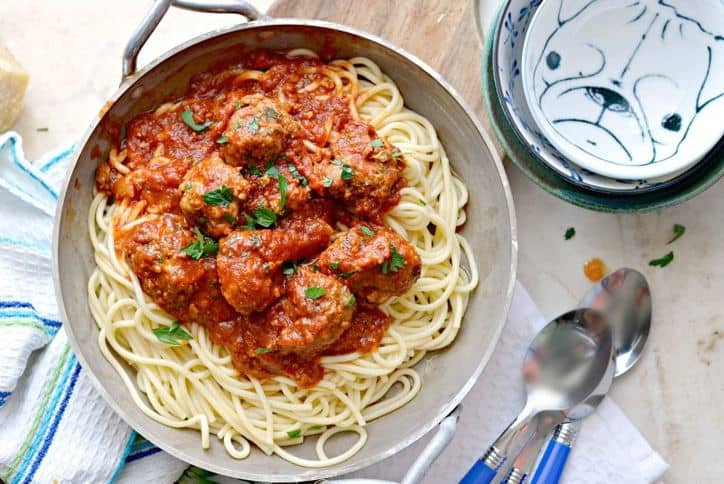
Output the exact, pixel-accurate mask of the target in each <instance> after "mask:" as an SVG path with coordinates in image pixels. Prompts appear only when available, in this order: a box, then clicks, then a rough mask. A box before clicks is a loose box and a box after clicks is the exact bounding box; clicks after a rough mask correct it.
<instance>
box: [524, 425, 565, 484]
mask: <svg viewBox="0 0 724 484" xmlns="http://www.w3.org/2000/svg"><path fill="white" fill-rule="evenodd" d="M576 430H577V428H576V425H575V424H570V423H564V424H561V425H559V426H557V427H556V430H555V432H554V433H553V438H552V439H551V441H550V442H549V443H548V447H546V450H545V452H544V453H543V457H541V459H540V462H539V463H538V468H537V469H536V471H535V474H534V475H533V479H531V481H530V482H531V484H558V482H560V480H561V476H562V475H563V470H564V469H565V467H566V462H567V461H568V455H569V454H570V453H571V446H572V445H573V440H574V439H575V437H576Z"/></svg>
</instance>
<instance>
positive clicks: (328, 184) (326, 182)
mask: <svg viewBox="0 0 724 484" xmlns="http://www.w3.org/2000/svg"><path fill="white" fill-rule="evenodd" d="M332 183H333V182H332V179H331V178H327V177H326V176H325V177H324V180H322V186H323V187H325V188H329V187H331V186H332Z"/></svg>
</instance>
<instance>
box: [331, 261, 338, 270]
mask: <svg viewBox="0 0 724 484" xmlns="http://www.w3.org/2000/svg"><path fill="white" fill-rule="evenodd" d="M329 268H330V269H332V270H333V271H336V270H337V269H339V262H330V263H329Z"/></svg>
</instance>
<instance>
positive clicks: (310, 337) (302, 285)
mask: <svg viewBox="0 0 724 484" xmlns="http://www.w3.org/2000/svg"><path fill="white" fill-rule="evenodd" d="M285 296H286V297H284V298H283V299H281V300H280V301H279V302H277V303H276V304H275V305H274V306H272V307H271V308H270V309H269V310H268V311H267V313H266V318H265V319H266V324H267V326H269V327H271V328H274V329H276V330H277V332H276V334H277V336H276V340H275V342H274V344H273V346H272V347H271V348H270V349H271V350H274V351H278V352H279V353H281V354H295V355H298V356H312V355H316V354H318V353H320V352H322V351H323V350H324V349H326V348H327V347H328V346H329V345H330V344H331V343H333V342H334V341H335V340H336V339H337V338H339V336H340V335H341V334H342V333H344V331H345V330H346V329H347V328H348V327H349V325H350V322H351V321H352V314H353V313H354V309H355V304H356V303H355V298H354V297H353V296H352V293H351V292H350V290H349V289H348V288H347V286H345V285H344V284H342V282H340V281H339V280H338V279H336V278H334V277H330V276H328V275H326V274H323V273H321V272H317V271H315V270H313V269H312V268H311V267H310V266H303V267H300V268H299V270H298V271H297V273H296V274H295V275H294V276H292V277H290V278H289V280H288V281H287V287H286V293H285Z"/></svg>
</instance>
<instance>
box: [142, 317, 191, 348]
mask: <svg viewBox="0 0 724 484" xmlns="http://www.w3.org/2000/svg"><path fill="white" fill-rule="evenodd" d="M151 331H153V334H155V335H156V338H158V340H159V341H160V342H161V343H166V344H167V345H173V346H178V345H180V344H181V342H179V340H188V339H191V335H190V334H188V333H187V332H186V330H185V329H183V328H182V327H181V325H179V324H178V321H174V322H173V323H171V326H169V327H166V328H153V329H152V330H151Z"/></svg>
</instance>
